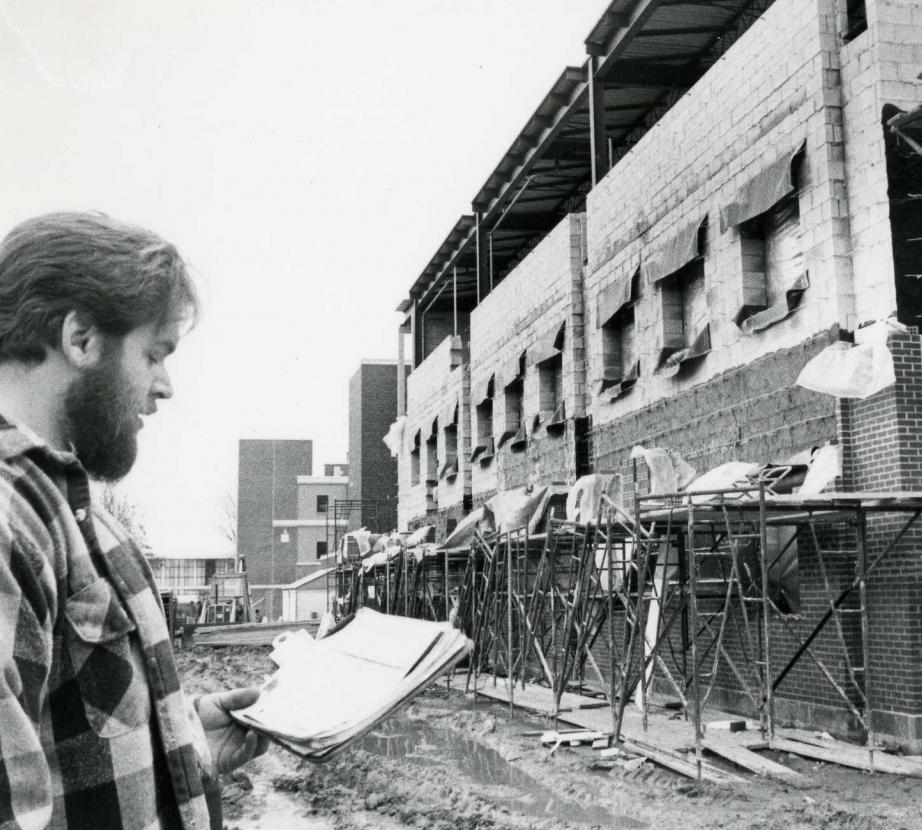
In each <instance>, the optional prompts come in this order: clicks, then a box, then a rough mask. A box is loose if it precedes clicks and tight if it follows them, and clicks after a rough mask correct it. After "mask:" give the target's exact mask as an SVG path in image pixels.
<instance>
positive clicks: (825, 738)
mask: <svg viewBox="0 0 922 830" xmlns="http://www.w3.org/2000/svg"><path fill="white" fill-rule="evenodd" d="M775 735H777V736H778V737H779V738H788V739H790V740H792V741H801V742H802V743H805V744H813V745H814V746H819V747H835V748H837V749H838V748H842V749H844V750H845V751H854V750H857V751H859V752H865V753H866V752H867V747H865V746H859V745H858V744H852V743H848V742H847V741H840V740H838V739H837V738H833V737H832V736H831V735H829V734H827V733H826V732H816V731H811V730H809V729H797V728H795V727H789V726H786V727H783V728H780V729H776V730H775ZM882 754H883V755H885V756H886V757H887V758H888V759H889V761H888V763H889V764H890V766H891V767H893V768H894V769H895V768H896V767H897V766H899V767H904V768H906V769H908V770H913V769H918V770H920V771H922V755H891V754H890V753H888V752H884V751H883V750H882V749H880V748H876V749H875V752H874V760H875V763H876V761H877V759H878V758H879V757H880V756H881V755H882ZM896 774H898V775H912V774H913V773H912V772H911V771H909V772H905V773H896Z"/></svg>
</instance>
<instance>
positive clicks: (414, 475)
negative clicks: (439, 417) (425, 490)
mask: <svg viewBox="0 0 922 830" xmlns="http://www.w3.org/2000/svg"><path fill="white" fill-rule="evenodd" d="M419 446H420V430H416V433H415V434H414V436H413V449H412V450H410V485H411V486H412V487H415V486H416V485H417V484H419Z"/></svg>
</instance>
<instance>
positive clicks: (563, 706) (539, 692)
mask: <svg viewBox="0 0 922 830" xmlns="http://www.w3.org/2000/svg"><path fill="white" fill-rule="evenodd" d="M476 692H477V694H479V695H483V696H484V697H489V698H492V699H493V700H501V701H503V702H504V703H508V702H509V689H508V688H507V686H506V682H505V680H497V682H496V685H495V686H494V685H493V680H492V679H489V680H480V681H478V683H477V689H476ZM512 700H513V703H514V704H515V705H516V706H521V707H522V708H523V709H531V710H532V711H535V712H541V713H542V714H544V715H552V714H554V692H553V691H552V690H551V689H548V688H545V687H544V686H536V685H534V684H531V683H528V684H526V686H525V688H524V689H523V688H522V687H521V686H520V685H517V686H515V688H514V689H513V690H512ZM598 702H599V701H598V699H597V698H594V697H585V696H584V695H575V694H573V693H572V692H564V693H563V696H562V697H561V699H560V709H559V710H558V711H559V712H569V711H571V710H573V709H579V708H581V707H583V706H587V707H588V708H591V707H592V706H595V705H596V704H597V703H598ZM577 725H578V726H579V725H581V724H577Z"/></svg>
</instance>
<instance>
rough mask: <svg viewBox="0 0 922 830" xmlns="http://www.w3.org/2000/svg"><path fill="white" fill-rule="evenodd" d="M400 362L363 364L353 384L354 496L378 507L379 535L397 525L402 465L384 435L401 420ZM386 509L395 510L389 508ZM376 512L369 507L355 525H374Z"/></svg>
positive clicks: (351, 447)
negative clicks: (398, 486)
mask: <svg viewBox="0 0 922 830" xmlns="http://www.w3.org/2000/svg"><path fill="white" fill-rule="evenodd" d="M397 372H398V368H397V364H396V362H395V361H383V360H381V361H377V360H368V361H363V362H362V364H361V365H360V366H359V368H358V369H357V370H356V372H355V374H354V375H353V376H352V378H351V379H350V381H349V495H348V497H349V498H350V499H367V500H369V501H377V502H379V506H378V510H377V511H376V512H377V516H376V518H377V524H378V527H377V528H376V529H377V530H378V531H382V532H383V531H386V530H389V529H393V528H394V527H396V524H397V508H396V505H397V461H396V459H394V458H393V457H392V456H391V454H390V451H389V450H388V449H387V447H386V446H385V444H384V436H385V435H386V434H387V431H388V429H389V428H390V425H391V424H392V423H393V422H394V419H395V418H396V417H397V377H398V374H397ZM386 505H390V508H389V509H387V507H386ZM373 518H375V517H374V516H373V515H372V508H370V507H364V508H363V513H362V516H361V517H358V516H356V517H353V524H354V525H355V526H359V525H365V526H371V524H373V521H372V520H373Z"/></svg>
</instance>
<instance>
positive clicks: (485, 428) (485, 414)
mask: <svg viewBox="0 0 922 830" xmlns="http://www.w3.org/2000/svg"><path fill="white" fill-rule="evenodd" d="M493 387H494V377H493V376H492V375H491V376H490V378H489V379H488V380H487V381H486V383H485V385H484V388H483V391H482V393H481V395H478V396H477V397H481V400H480V403H478V404H477V406H476V407H475V408H474V418H475V420H476V425H477V429H476V435H477V438H476V444H475V445H474V450H473V452H472V453H471V461H480V463H481V465H483V466H486V465H487V464H489V462H490V459H492V458H493V453H494V449H495V448H494V445H493V393H494V388H493Z"/></svg>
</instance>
